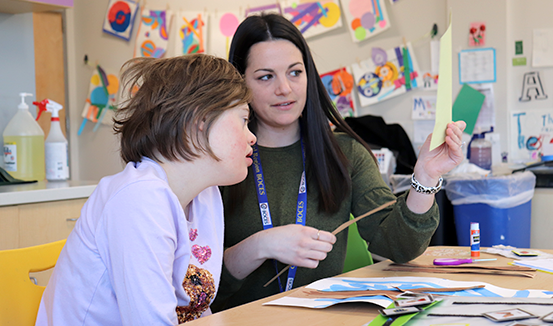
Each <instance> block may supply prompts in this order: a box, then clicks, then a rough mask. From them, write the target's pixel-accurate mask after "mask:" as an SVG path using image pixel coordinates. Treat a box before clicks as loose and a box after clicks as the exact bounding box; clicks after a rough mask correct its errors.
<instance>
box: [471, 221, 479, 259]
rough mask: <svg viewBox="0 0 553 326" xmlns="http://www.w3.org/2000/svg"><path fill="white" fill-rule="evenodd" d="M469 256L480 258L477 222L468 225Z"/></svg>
mask: <svg viewBox="0 0 553 326" xmlns="http://www.w3.org/2000/svg"><path fill="white" fill-rule="evenodd" d="M470 256H471V257H480V225H479V224H478V223H477V222H471V223H470Z"/></svg>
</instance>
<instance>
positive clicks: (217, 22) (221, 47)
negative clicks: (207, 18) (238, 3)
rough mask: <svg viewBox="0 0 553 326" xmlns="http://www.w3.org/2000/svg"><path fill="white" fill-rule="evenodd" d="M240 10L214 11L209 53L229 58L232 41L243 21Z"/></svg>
mask: <svg viewBox="0 0 553 326" xmlns="http://www.w3.org/2000/svg"><path fill="white" fill-rule="evenodd" d="M239 17H242V15H240V14H239V12H238V11H226V12H220V13H217V12H216V13H214V14H213V15H212V16H211V18H212V25H211V26H212V27H211V28H210V30H209V39H210V41H209V53H210V54H213V55H216V56H218V57H221V58H225V59H226V58H228V51H229V49H230V42H231V41H232V36H233V35H234V32H236V29H237V28H238V25H240V23H241V22H242V19H240V18H239Z"/></svg>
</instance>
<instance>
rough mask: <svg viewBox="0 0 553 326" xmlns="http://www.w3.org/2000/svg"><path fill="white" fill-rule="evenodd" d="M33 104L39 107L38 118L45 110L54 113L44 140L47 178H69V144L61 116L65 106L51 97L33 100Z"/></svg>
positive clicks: (50, 179) (49, 179) (52, 179)
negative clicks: (63, 130) (62, 126)
mask: <svg viewBox="0 0 553 326" xmlns="http://www.w3.org/2000/svg"><path fill="white" fill-rule="evenodd" d="M33 104H34V105H36V106H37V107H38V109H39V111H38V116H37V120H38V118H39V117H40V114H41V113H42V112H43V111H48V112H51V113H52V118H51V119H50V121H51V125H50V132H49V133H48V137H46V141H45V142H44V153H45V160H46V179H47V180H48V181H57V180H67V179H69V161H68V146H67V140H66V139H65V137H64V136H63V132H62V131H61V127H60V118H59V111H60V110H61V109H63V106H62V105H61V104H59V103H56V102H54V101H52V100H50V99H44V100H42V101H40V102H33Z"/></svg>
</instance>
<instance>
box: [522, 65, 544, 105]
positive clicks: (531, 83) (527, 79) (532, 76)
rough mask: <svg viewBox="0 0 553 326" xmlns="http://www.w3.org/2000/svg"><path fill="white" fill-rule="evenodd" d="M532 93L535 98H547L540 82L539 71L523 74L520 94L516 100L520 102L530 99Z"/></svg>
mask: <svg viewBox="0 0 553 326" xmlns="http://www.w3.org/2000/svg"><path fill="white" fill-rule="evenodd" d="M532 95H534V98H535V99H536V100H545V99H547V94H545V92H544V90H543V86H542V84H541V79H540V72H539V71H531V72H527V73H525V74H524V77H523V79H522V94H521V95H520V98H519V99H518V100H519V101H521V102H528V101H531V100H532Z"/></svg>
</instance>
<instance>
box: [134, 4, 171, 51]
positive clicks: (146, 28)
mask: <svg viewBox="0 0 553 326" xmlns="http://www.w3.org/2000/svg"><path fill="white" fill-rule="evenodd" d="M172 16H173V13H172V12H171V11H169V10H150V9H147V8H143V9H142V13H141V17H140V25H139V26H138V32H137V33H136V44H135V47H134V57H135V58H136V57H152V58H162V57H164V56H165V52H166V51H167V45H168V43H169V28H170V25H171V17H172Z"/></svg>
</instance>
